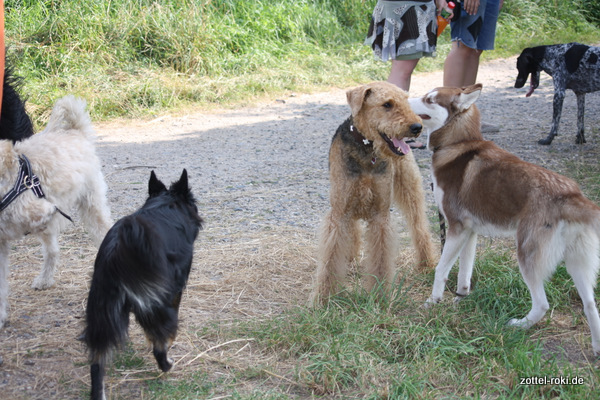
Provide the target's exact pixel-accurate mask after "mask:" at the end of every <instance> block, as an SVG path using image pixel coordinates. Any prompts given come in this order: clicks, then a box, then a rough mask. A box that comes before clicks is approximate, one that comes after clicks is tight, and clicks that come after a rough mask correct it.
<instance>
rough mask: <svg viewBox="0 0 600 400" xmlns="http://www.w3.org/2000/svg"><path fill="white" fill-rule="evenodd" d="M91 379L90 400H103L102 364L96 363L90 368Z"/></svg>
mask: <svg viewBox="0 0 600 400" xmlns="http://www.w3.org/2000/svg"><path fill="white" fill-rule="evenodd" d="M90 376H91V378H92V395H91V399H92V400H104V399H105V398H106V397H105V396H104V363H102V362H98V363H94V364H92V366H91V367H90Z"/></svg>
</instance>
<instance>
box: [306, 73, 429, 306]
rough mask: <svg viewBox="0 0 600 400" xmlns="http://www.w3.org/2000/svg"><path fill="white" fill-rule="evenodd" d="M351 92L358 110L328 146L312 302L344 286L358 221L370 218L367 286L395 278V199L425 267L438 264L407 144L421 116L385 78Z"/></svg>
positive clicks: (351, 100) (420, 186) (353, 108)
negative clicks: (326, 206) (325, 204)
mask: <svg viewBox="0 0 600 400" xmlns="http://www.w3.org/2000/svg"><path fill="white" fill-rule="evenodd" d="M346 96H347V99H348V104H349V105H350V109H351V112H352V115H351V116H350V118H348V119H347V120H346V121H345V122H344V123H343V124H342V125H341V126H340V127H339V128H338V130H337V132H336V133H335V135H334V137H333V140H332V143H331V148H330V151H329V175H330V183H331V189H330V202H331V209H330V210H329V211H328V213H327V215H326V216H325V218H324V220H323V223H322V227H321V233H320V238H319V249H318V267H317V274H316V287H315V290H314V292H313V295H312V299H311V301H312V303H313V304H314V303H315V302H318V301H323V300H325V299H326V298H327V297H328V296H329V295H331V294H332V293H335V292H336V291H337V290H338V289H340V287H341V286H342V285H343V284H344V280H345V277H346V274H347V271H348V268H349V266H350V265H351V263H352V260H353V259H354V258H355V257H356V256H357V255H358V253H359V247H360V241H361V236H362V235H361V231H360V224H359V221H360V220H364V221H366V232H365V241H366V243H365V244H366V246H365V259H364V262H363V264H364V270H365V288H366V289H367V290H371V289H372V288H373V286H374V285H375V284H376V283H377V282H385V283H386V284H388V285H389V284H390V283H391V281H392V279H393V277H394V266H393V263H394V258H395V256H396V254H397V249H396V242H395V238H394V233H393V232H394V229H393V228H392V226H391V224H390V206H391V204H392V198H393V199H394V200H395V202H396V203H397V204H398V206H399V207H400V209H401V210H402V212H403V214H404V216H405V217H406V218H407V220H408V227H409V229H410V233H411V236H412V241H413V245H414V247H415V249H416V253H417V254H416V261H417V263H418V265H419V267H420V268H430V267H433V266H434V265H435V259H434V254H435V251H434V246H433V243H432V240H431V232H430V229H429V223H428V220H427V216H426V212H425V204H426V203H425V195H424V191H423V184H422V180H421V175H420V173H419V168H418V166H417V164H416V162H415V159H414V156H413V154H412V152H411V150H410V147H409V146H408V145H407V144H406V143H405V142H404V138H414V137H417V136H419V134H420V133H421V129H422V125H421V119H420V118H419V117H418V116H416V115H415V114H414V113H413V111H412V110H411V108H410V106H409V104H408V101H407V97H408V96H407V94H406V93H405V92H404V91H402V90H400V89H399V88H397V87H396V86H394V85H392V84H389V83H387V82H374V83H371V84H368V85H364V86H361V87H358V88H355V89H352V90H349V91H348V92H347V93H346Z"/></svg>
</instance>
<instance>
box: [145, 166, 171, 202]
mask: <svg viewBox="0 0 600 400" xmlns="http://www.w3.org/2000/svg"><path fill="white" fill-rule="evenodd" d="M166 191H167V187H166V186H165V185H164V183H162V182H161V181H159V180H158V178H157V177H156V174H155V173H154V171H151V172H150V181H148V195H149V196H150V197H154V196H158V195H159V194H161V193H162V192H166Z"/></svg>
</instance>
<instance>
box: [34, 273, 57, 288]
mask: <svg viewBox="0 0 600 400" xmlns="http://www.w3.org/2000/svg"><path fill="white" fill-rule="evenodd" d="M52 286H54V279H53V278H46V277H45V276H43V275H38V276H37V278H35V279H34V280H33V284H32V285H31V287H32V288H34V289H36V290H44V289H48V288H50V287H52Z"/></svg>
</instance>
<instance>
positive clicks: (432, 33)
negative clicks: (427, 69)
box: [365, 0, 437, 61]
mask: <svg viewBox="0 0 600 400" xmlns="http://www.w3.org/2000/svg"><path fill="white" fill-rule="evenodd" d="M436 17H437V14H436V8H435V2H434V1H433V0H413V1H383V0H379V1H378V2H377V4H376V5H375V9H374V10H373V16H372V18H371V23H370V25H369V31H368V33H367V39H366V40H365V45H368V46H371V47H372V48H373V54H374V55H375V57H376V58H378V59H381V60H382V61H388V60H395V59H404V60H408V59H415V58H421V57H423V56H429V57H432V56H435V46H436V43H437V34H436V33H437V18H436Z"/></svg>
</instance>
